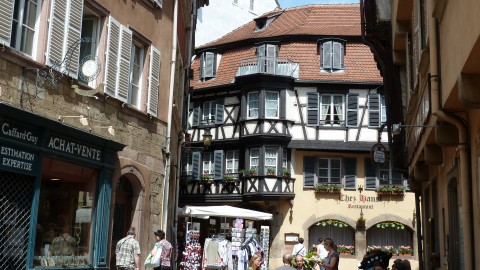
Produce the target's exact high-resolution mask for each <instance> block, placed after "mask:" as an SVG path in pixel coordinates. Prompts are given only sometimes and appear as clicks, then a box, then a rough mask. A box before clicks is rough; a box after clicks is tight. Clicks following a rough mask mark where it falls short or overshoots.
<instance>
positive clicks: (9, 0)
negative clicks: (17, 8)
mask: <svg viewBox="0 0 480 270" xmlns="http://www.w3.org/2000/svg"><path fill="white" fill-rule="evenodd" d="M13 2H14V0H2V1H0V14H2V15H1V16H0V44H5V45H6V46H10V40H11V38H12V36H11V34H12V21H13Z"/></svg>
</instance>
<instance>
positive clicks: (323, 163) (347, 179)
mask: <svg viewBox="0 0 480 270" xmlns="http://www.w3.org/2000/svg"><path fill="white" fill-rule="evenodd" d="M303 166H304V184H303V185H304V187H307V188H313V187H314V186H315V185H317V184H343V187H344V188H345V189H355V187H356V170H357V169H356V167H357V161H356V159H355V158H343V159H340V158H323V157H320V158H319V157H312V156H306V157H304V159H303Z"/></svg>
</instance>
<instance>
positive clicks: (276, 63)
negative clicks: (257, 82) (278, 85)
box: [236, 57, 300, 79]
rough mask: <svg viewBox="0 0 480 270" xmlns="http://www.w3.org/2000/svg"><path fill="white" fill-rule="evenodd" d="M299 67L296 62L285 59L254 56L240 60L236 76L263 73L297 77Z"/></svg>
mask: <svg viewBox="0 0 480 270" xmlns="http://www.w3.org/2000/svg"><path fill="white" fill-rule="evenodd" d="M299 67H300V66H299V64H298V63H295V62H292V61H290V60H286V59H279V58H275V57H255V58H250V59H244V60H242V61H241V62H240V67H239V68H238V71H237V74H236V76H245V75H250V74H259V73H263V74H272V75H280V76H290V77H294V78H296V79H298V73H299Z"/></svg>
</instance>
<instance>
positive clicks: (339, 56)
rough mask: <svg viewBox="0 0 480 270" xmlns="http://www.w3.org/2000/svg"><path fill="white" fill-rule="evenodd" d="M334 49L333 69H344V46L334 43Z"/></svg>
mask: <svg viewBox="0 0 480 270" xmlns="http://www.w3.org/2000/svg"><path fill="white" fill-rule="evenodd" d="M332 47H333V48H332V49H333V59H332V60H333V61H332V68H333V69H343V63H342V62H343V45H342V43H339V42H332Z"/></svg>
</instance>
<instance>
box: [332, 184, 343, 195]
mask: <svg viewBox="0 0 480 270" xmlns="http://www.w3.org/2000/svg"><path fill="white" fill-rule="evenodd" d="M330 190H331V192H333V193H339V192H340V191H341V190H342V186H341V185H330Z"/></svg>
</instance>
